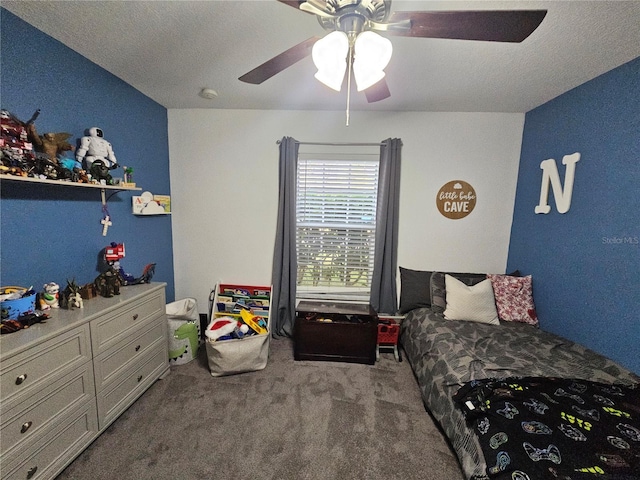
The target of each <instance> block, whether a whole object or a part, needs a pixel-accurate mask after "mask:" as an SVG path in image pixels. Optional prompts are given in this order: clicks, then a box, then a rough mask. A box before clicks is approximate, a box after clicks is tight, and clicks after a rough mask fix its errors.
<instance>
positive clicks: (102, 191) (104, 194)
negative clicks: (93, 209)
mask: <svg viewBox="0 0 640 480" xmlns="http://www.w3.org/2000/svg"><path fill="white" fill-rule="evenodd" d="M100 198H101V199H102V206H103V207H104V206H106V205H107V191H106V190H105V189H104V188H101V189H100Z"/></svg>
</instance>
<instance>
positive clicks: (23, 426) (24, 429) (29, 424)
mask: <svg viewBox="0 0 640 480" xmlns="http://www.w3.org/2000/svg"><path fill="white" fill-rule="evenodd" d="M31 425H33V422H32V421H28V422H25V423H23V424H22V428H21V429H20V433H26V432H27V430H29V428H30V427H31Z"/></svg>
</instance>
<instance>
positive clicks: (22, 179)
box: [0, 174, 142, 190]
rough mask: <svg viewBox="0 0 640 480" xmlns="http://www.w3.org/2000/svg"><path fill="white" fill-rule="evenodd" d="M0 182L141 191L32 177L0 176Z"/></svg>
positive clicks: (131, 188) (137, 188)
mask: <svg viewBox="0 0 640 480" xmlns="http://www.w3.org/2000/svg"><path fill="white" fill-rule="evenodd" d="M0 180H2V181H4V180H9V181H12V182H27V183H46V184H49V185H60V186H62V187H80V188H99V189H101V190H142V188H140V187H124V186H122V185H98V184H96V183H79V182H65V181H63V180H50V179H42V178H34V177H20V176H17V175H6V174H5V175H0Z"/></svg>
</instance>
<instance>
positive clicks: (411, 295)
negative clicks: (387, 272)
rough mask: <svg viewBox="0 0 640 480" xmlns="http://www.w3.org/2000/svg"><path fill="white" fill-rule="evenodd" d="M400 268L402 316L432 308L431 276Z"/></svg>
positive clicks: (418, 271) (427, 273) (428, 273)
mask: <svg viewBox="0 0 640 480" xmlns="http://www.w3.org/2000/svg"><path fill="white" fill-rule="evenodd" d="M432 273H433V272H426V271H421V270H409V269H408V268H402V267H400V309H399V310H400V314H402V315H404V314H405V313H408V312H410V311H411V310H413V309H416V308H422V307H427V308H428V307H430V306H431V283H430V282H431V274H432Z"/></svg>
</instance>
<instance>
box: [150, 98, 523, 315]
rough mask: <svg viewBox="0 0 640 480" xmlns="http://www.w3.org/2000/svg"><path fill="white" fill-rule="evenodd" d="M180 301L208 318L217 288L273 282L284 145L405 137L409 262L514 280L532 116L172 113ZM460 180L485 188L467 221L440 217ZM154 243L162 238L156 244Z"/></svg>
mask: <svg viewBox="0 0 640 480" xmlns="http://www.w3.org/2000/svg"><path fill="white" fill-rule="evenodd" d="M168 114H169V115H168V116H169V155H170V171H171V195H172V201H171V205H172V210H173V213H172V222H173V246H174V271H175V286H176V299H179V298H184V297H187V296H189V297H195V298H196V299H197V300H198V307H199V311H200V312H201V313H204V312H205V311H206V310H207V308H208V300H207V299H208V294H209V291H210V290H211V289H212V288H213V287H214V286H215V284H216V282H218V281H219V280H223V281H225V282H234V283H253V284H265V285H268V284H269V283H271V264H272V254H273V243H274V238H275V224H276V211H277V202H278V145H276V141H277V140H279V139H281V138H282V137H283V136H291V137H294V138H295V139H297V140H299V141H301V142H357V143H360V142H379V141H381V140H384V139H386V138H389V137H399V138H401V139H402V142H403V145H404V146H403V149H402V176H401V195H400V224H399V247H398V264H399V266H403V267H407V268H412V269H416V270H435V269H437V270H448V271H478V272H486V271H490V272H496V273H503V272H504V270H505V267H506V262H507V253H508V247H509V235H510V229H511V219H512V213H513V206H514V199H515V188H516V180H517V173H518V163H519V158H520V145H521V141H522V131H523V125H524V114H513V113H423V112H409V113H393V112H367V113H364V112H352V114H351V121H350V123H351V125H350V126H349V127H346V126H345V114H344V112H311V111H257V110H211V109H189V110H169V112H168ZM451 180H464V181H466V182H468V183H470V184H471V185H472V186H473V187H474V189H475V191H476V193H477V197H478V198H477V204H476V208H475V210H474V211H473V212H472V213H471V214H470V215H469V216H467V217H466V218H464V219H460V220H449V219H446V218H445V217H443V216H442V215H440V213H439V212H438V210H437V207H436V203H435V197H436V193H437V191H438V190H439V188H440V187H441V186H442V185H443V184H445V183H447V182H448V181H451ZM150 241H152V239H151V240H150Z"/></svg>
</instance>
